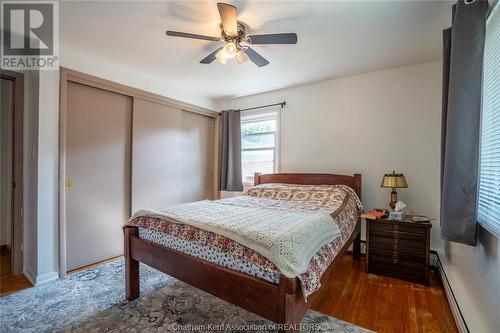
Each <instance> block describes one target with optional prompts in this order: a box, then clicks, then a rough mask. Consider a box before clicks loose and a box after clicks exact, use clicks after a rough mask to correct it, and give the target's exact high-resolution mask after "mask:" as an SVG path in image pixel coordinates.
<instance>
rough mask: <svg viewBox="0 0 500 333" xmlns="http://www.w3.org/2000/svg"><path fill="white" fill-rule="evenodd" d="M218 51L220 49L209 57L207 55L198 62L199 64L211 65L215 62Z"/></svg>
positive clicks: (220, 48)
mask: <svg viewBox="0 0 500 333" xmlns="http://www.w3.org/2000/svg"><path fill="white" fill-rule="evenodd" d="M220 50H222V47H219V48H218V49H217V50H215V51H214V52H212V53H210V54H209V55H207V56H206V57H205V58H204V59H203V60H201V61H200V64H210V63H212V62H213V61H214V60H215V55H216V54H217V52H219V51H220Z"/></svg>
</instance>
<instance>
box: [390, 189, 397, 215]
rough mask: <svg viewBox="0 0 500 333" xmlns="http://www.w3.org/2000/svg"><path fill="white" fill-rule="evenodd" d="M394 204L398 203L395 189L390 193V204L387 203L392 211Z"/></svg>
mask: <svg viewBox="0 0 500 333" xmlns="http://www.w3.org/2000/svg"><path fill="white" fill-rule="evenodd" d="M396 202H398V192H396V189H395V188H393V189H392V192H391V202H390V203H389V206H390V207H391V208H392V209H393V210H394V208H396Z"/></svg>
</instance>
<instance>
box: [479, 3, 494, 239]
mask: <svg viewBox="0 0 500 333" xmlns="http://www.w3.org/2000/svg"><path fill="white" fill-rule="evenodd" d="M497 11H499V12H498V13H497ZM494 13H495V14H496V15H499V16H500V1H496V3H495V5H494V6H492V7H491V8H490V11H489V13H488V17H487V20H489V19H490V17H491V16H492V15H493V14H494ZM499 19H500V18H499ZM499 47H500V46H499ZM484 68H485V66H484V64H483V82H482V88H484ZM483 97H484V95H483V91H482V92H481V98H482V99H483ZM483 112H484V110H483V104H482V103H481V118H480V134H479V139H480V140H479V160H478V186H477V200H476V208H477V209H476V221H477V223H478V224H479V225H480V226H481V227H482V228H484V229H485V230H487V231H488V232H490V233H491V234H492V235H494V236H495V237H497V238H500V221H498V222H497V224H498V226H494V225H492V223H490V222H488V221H483V220H481V219H480V217H479V192H480V185H481V162H482V148H483V144H482V139H483V135H482V130H483V114H484V113H483Z"/></svg>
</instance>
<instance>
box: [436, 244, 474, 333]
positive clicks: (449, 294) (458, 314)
mask: <svg viewBox="0 0 500 333" xmlns="http://www.w3.org/2000/svg"><path fill="white" fill-rule="evenodd" d="M430 259H431V264H432V263H433V266H434V268H435V269H436V272H437V274H438V277H439V279H440V280H441V283H442V284H443V288H444V292H445V294H446V298H447V299H448V303H449V304H450V309H451V314H452V315H453V319H454V320H455V324H456V325H457V329H458V331H459V332H460V333H470V331H469V328H468V327H467V323H466V322H465V318H464V316H463V314H462V311H461V310H460V305H459V304H458V301H457V299H456V297H455V294H454V293H453V289H452V288H451V285H450V282H449V281H448V277H447V276H446V272H445V271H444V268H443V265H442V263H441V260H440V259H439V255H438V253H437V252H436V251H431V258H430Z"/></svg>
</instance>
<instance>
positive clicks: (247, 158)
mask: <svg viewBox="0 0 500 333" xmlns="http://www.w3.org/2000/svg"><path fill="white" fill-rule="evenodd" d="M278 117H279V115H278V111H274V112H269V111H268V112H265V113H264V112H259V113H256V112H243V113H242V114H241V164H242V175H243V184H253V177H254V173H255V172H261V173H272V172H274V171H276V170H277V157H276V156H277V155H278V154H277V146H278V144H277V143H278V141H279V140H278V124H279V122H278Z"/></svg>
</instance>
